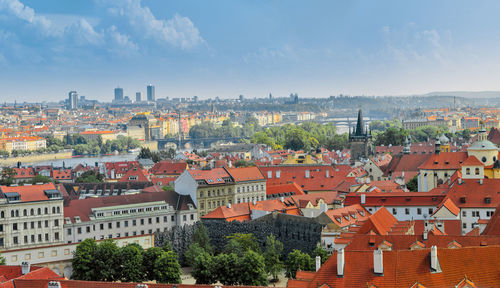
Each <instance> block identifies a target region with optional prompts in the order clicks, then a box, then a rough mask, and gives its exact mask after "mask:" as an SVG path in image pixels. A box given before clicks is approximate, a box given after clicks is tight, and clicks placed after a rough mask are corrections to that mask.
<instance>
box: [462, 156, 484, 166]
mask: <svg viewBox="0 0 500 288" xmlns="http://www.w3.org/2000/svg"><path fill="white" fill-rule="evenodd" d="M462 166H484V163H483V162H481V161H479V160H478V159H477V158H476V156H472V155H471V156H469V157H468V158H467V159H465V161H464V162H463V163H462Z"/></svg>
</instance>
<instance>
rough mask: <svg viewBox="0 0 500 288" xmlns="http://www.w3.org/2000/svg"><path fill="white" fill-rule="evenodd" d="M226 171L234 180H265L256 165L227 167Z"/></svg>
mask: <svg viewBox="0 0 500 288" xmlns="http://www.w3.org/2000/svg"><path fill="white" fill-rule="evenodd" d="M226 171H227V172H228V173H229V175H231V177H233V179H234V181H235V182H245V181H263V180H265V178H264V175H262V172H260V170H259V168H257V167H256V166H252V167H239V168H227V169H226Z"/></svg>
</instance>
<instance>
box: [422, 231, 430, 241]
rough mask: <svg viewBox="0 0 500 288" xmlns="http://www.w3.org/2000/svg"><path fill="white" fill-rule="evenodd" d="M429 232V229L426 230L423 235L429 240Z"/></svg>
mask: <svg viewBox="0 0 500 288" xmlns="http://www.w3.org/2000/svg"><path fill="white" fill-rule="evenodd" d="M428 236H429V232H427V230H425V231H424V235H423V238H424V240H427V239H428V238H429V237H428Z"/></svg>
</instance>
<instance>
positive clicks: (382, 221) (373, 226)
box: [358, 207, 398, 235]
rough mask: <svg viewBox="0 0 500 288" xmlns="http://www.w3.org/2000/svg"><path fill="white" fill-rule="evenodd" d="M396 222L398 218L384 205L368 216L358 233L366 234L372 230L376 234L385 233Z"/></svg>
mask: <svg viewBox="0 0 500 288" xmlns="http://www.w3.org/2000/svg"><path fill="white" fill-rule="evenodd" d="M397 223H398V220H397V219H396V218H395V217H394V216H393V215H392V214H391V213H390V212H389V211H387V209H385V207H382V208H380V209H378V210H377V212H375V213H373V214H372V215H370V217H368V220H366V222H365V223H364V224H363V226H361V228H360V229H359V231H358V233H359V234H367V233H369V232H370V231H373V232H375V233H376V234H378V235H387V234H388V233H389V232H390V231H391V228H392V227H393V226H394V225H396V224H397Z"/></svg>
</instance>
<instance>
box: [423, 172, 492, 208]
mask: <svg viewBox="0 0 500 288" xmlns="http://www.w3.org/2000/svg"><path fill="white" fill-rule="evenodd" d="M461 181H462V182H461V184H460V182H459V181H458V180H456V181H455V182H453V183H452V184H451V187H450V188H449V189H444V188H441V187H438V188H434V189H432V190H431V191H430V192H434V191H435V192H438V193H439V192H441V191H443V190H444V191H446V190H448V193H447V195H448V197H449V198H450V199H451V200H452V201H453V203H455V205H456V206H457V207H459V208H471V207H473V208H496V207H497V206H498V205H499V204H500V194H499V193H497V192H500V189H499V187H500V179H480V180H477V179H462V180H461Z"/></svg>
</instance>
